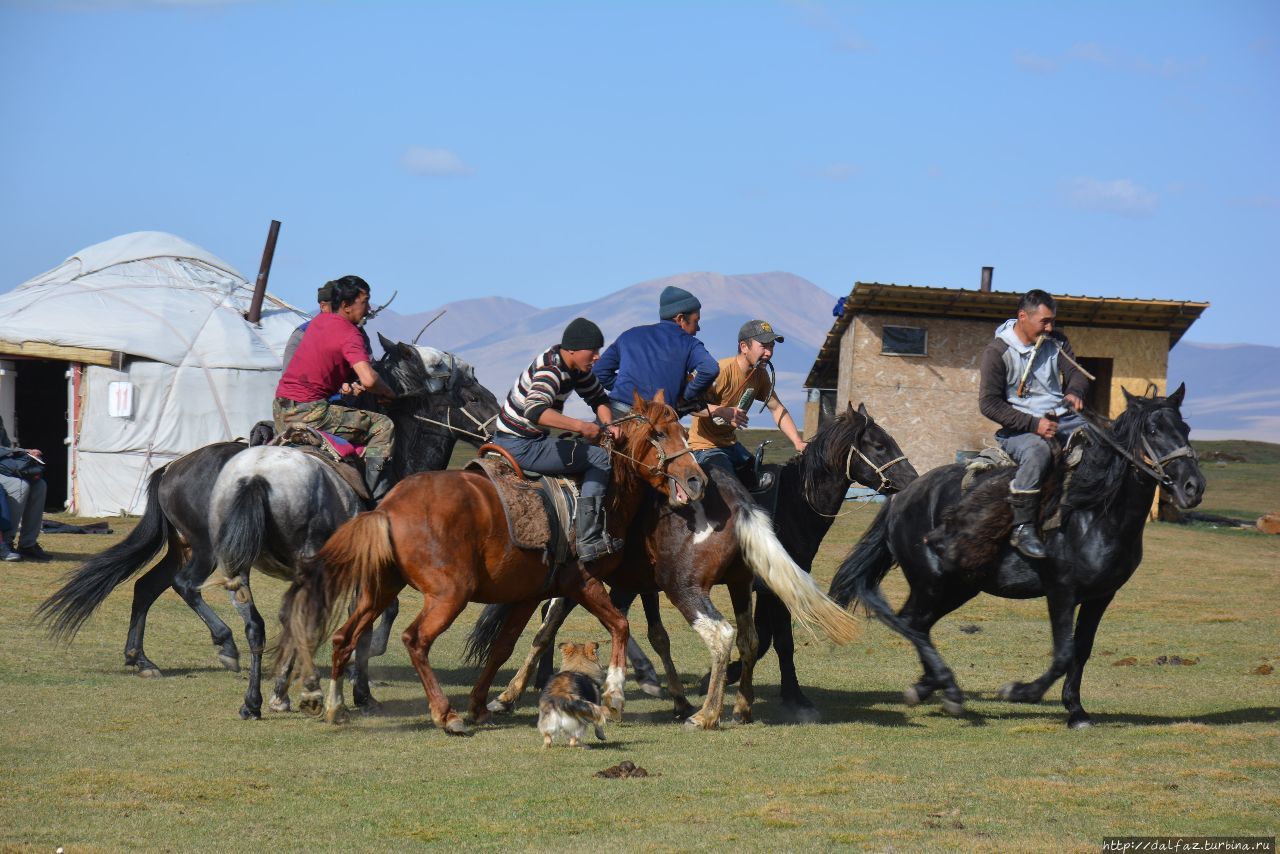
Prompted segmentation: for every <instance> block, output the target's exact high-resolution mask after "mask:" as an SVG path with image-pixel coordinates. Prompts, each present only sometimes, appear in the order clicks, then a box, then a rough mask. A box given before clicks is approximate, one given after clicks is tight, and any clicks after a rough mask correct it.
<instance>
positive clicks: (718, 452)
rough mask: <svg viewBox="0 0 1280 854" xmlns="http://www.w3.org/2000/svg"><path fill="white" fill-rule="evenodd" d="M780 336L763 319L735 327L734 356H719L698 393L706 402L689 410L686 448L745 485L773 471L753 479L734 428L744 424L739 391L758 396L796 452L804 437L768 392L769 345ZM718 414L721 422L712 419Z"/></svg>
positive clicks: (758, 485)
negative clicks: (711, 378) (711, 376)
mask: <svg viewBox="0 0 1280 854" xmlns="http://www.w3.org/2000/svg"><path fill="white" fill-rule="evenodd" d="M781 343H782V336H781V335H779V334H777V333H776V332H774V331H773V327H772V326H770V325H769V324H768V323H765V322H764V321H763V320H749V321H747V322H746V323H744V324H743V325H742V328H741V329H740V330H738V355H736V356H730V357H729V358H727V359H721V360H720V374H719V376H717V377H716V381H715V382H714V383H712V384H711V388H710V389H708V390H707V391H706V392H704V393H703V400H705V401H706V402H707V407H706V408H705V409H704V410H702V411H701V412H694V413H693V418H692V420H691V422H690V427H689V447H691V448H693V457H694V459H696V460H697V461H698V463H699V464H700V465H712V466H720V467H721V468H724V469H728V470H729V471H732V472H734V473H735V474H737V476H738V478H739V479H740V480H742V482H743V483H744V484H746V486H747V489H750V490H753V491H754V490H759V489H768V488H769V487H770V486H772V485H773V475H771V474H769V473H768V472H766V473H765V474H764V475H763V476H762V477H759V478H757V476H756V468H755V460H754V458H752V456H751V452H750V451H748V450H747V449H746V448H744V447H743V446H742V443H741V442H739V441H738V435H737V431H738V430H739V429H740V428H743V427H746V426H747V409H749V408H750V406H751V402H748V403H747V405H746V406H740V404H741V402H742V397H743V392H745V391H747V390H748V389H750V390H751V392H752V394H751V398H752V401H764V402H765V406H767V407H768V408H769V414H770V415H772V416H773V420H774V421H775V422H777V425H778V429H779V430H781V431H782V434H783V435H784V436H786V437H787V438H788V439H790V440H791V444H793V445H795V447H796V450H797V451H803V450H804V449H805V446H806V445H807V444H808V442H806V441H804V439H802V438H800V431H798V430H797V429H796V423H795V420H794V419H792V417H791V413H790V412H788V411H787V408H786V407H785V406H783V405H782V401H780V400H778V396H777V395H776V394H774V393H773V381H772V380H771V378H770V376H769V371H768V370H767V367H766V363H767V362H768V361H769V360H770V359H772V358H773V348H774V346H775V345H777V344H781ZM716 417H719V418H720V419H722V420H723V421H724V422H725V423H723V424H717V423H716V422H715V420H714V418H716Z"/></svg>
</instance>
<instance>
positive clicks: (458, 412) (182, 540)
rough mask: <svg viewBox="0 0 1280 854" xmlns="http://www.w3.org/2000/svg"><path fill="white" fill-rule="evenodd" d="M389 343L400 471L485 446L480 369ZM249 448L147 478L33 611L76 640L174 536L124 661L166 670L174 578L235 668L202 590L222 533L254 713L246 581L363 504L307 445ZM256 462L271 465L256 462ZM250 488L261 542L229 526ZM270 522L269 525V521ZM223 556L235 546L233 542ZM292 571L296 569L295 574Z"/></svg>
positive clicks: (230, 449)
mask: <svg viewBox="0 0 1280 854" xmlns="http://www.w3.org/2000/svg"><path fill="white" fill-rule="evenodd" d="M380 338H381V336H380ZM381 342H382V345H383V348H384V349H385V351H386V352H385V355H384V356H383V357H382V358H381V359H380V360H379V361H378V362H377V364H376V366H375V367H376V368H377V369H378V371H379V373H380V374H381V375H382V376H383V378H384V379H385V380H386V381H387V382H388V384H389V385H390V386H391V387H392V389H394V390H395V391H396V392H397V394H398V395H399V397H398V399H397V401H396V402H394V403H392V404H390V405H389V407H388V414H389V415H390V416H391V417H392V419H393V421H394V422H395V425H396V452H395V456H394V458H393V460H392V473H393V475H394V476H395V477H401V476H403V475H404V474H406V473H412V472H415V471H431V470H438V469H443V468H445V467H446V466H447V465H448V462H449V457H450V455H451V454H452V452H453V447H454V444H455V443H456V441H457V439H458V438H459V437H461V438H463V439H464V440H466V441H469V442H471V443H472V444H477V445H478V444H480V443H481V441H482V438H481V434H483V433H484V432H485V428H487V425H488V422H489V421H490V420H491V419H492V418H493V417H494V416H496V414H497V401H496V400H495V399H494V397H493V395H492V394H491V393H490V392H489V391H488V390H487V389H485V388H484V387H483V386H481V385H480V384H479V383H478V382H477V380H476V378H475V371H474V370H473V369H472V367H471V366H470V365H467V364H466V363H465V362H462V361H460V360H458V359H457V358H455V357H454V356H453V355H451V354H449V353H446V352H442V351H440V350H436V349H434V348H430V347H413V346H410V345H406V344H396V343H393V342H391V341H389V340H387V339H386V338H381ZM423 418H425V419H429V420H426V421H424V420H422V419H423ZM448 425H457V426H448ZM246 448H247V446H246V445H245V444H244V443H243V442H220V443H217V444H214V445H208V446H206V447H204V448H199V449H197V450H195V451H192V452H191V453H189V454H187V455H185V456H183V457H180V458H179V459H177V460H174V461H173V462H171V463H169V464H168V465H166V466H164V467H162V468H160V469H158V470H157V471H155V472H154V473H153V474H152V475H151V479H150V482H149V487H148V497H147V507H146V510H145V512H144V514H143V517H142V518H141V519H140V520H139V523H138V525H137V527H136V528H134V530H133V531H132V532H131V533H130V534H129V536H127V537H126V538H125V539H124V540H122V541H121V542H120V543H117V544H116V545H114V546H112V547H111V548H109V549H107V550H106V551H104V552H103V553H102V554H99V555H96V556H95V557H93V558H91V559H90V560H89V561H88V562H86V563H85V564H84V565H83V566H81V567H80V568H79V569H77V570H73V571H72V572H71V573H70V574H69V576H68V578H67V580H66V582H65V583H64V584H63V586H62V587H61V588H60V589H59V590H58V591H57V592H56V593H54V594H53V595H52V596H51V597H49V599H48V600H46V601H45V602H44V603H43V604H42V605H41V606H40V608H39V609H38V611H37V615H38V616H39V617H40V618H42V619H43V620H44V621H45V622H46V623H47V624H48V625H49V626H50V630H51V632H52V634H54V635H55V636H57V637H61V638H63V639H67V640H69V639H70V638H72V637H73V636H74V635H75V634H76V632H78V631H79V629H80V627H81V626H82V625H83V624H84V622H85V620H87V619H88V618H89V616H90V615H91V614H92V613H93V612H94V610H96V609H97V607H98V606H99V605H100V604H101V603H102V602H103V600H105V599H106V597H107V595H108V594H109V593H110V592H111V591H112V590H113V589H115V587H117V586H118V585H119V584H121V583H122V582H123V581H125V580H126V579H127V578H129V577H131V576H132V575H134V574H135V573H137V572H138V571H139V570H140V569H142V568H143V567H144V566H145V565H146V564H147V563H149V562H150V561H151V560H152V559H153V558H154V557H155V556H156V555H157V554H159V553H160V551H161V549H162V548H164V547H165V546H166V545H167V546H168V550H167V551H166V553H165V555H164V557H163V559H162V560H161V561H160V562H159V563H158V564H156V566H155V567H153V568H152V569H151V570H150V571H149V572H147V573H146V574H144V575H143V576H142V577H141V578H139V579H138V581H137V583H136V584H135V586H134V598H133V608H132V615H131V618H130V623H129V634H128V639H127V641H126V643H125V664H126V666H136V667H137V669H138V673H139V675H143V676H158V675H160V670H159V668H158V667H156V665H155V664H154V663H153V662H152V661H151V660H150V659H149V658H147V656H146V654H145V652H144V650H143V636H144V633H145V628H146V616H147V612H148V610H149V609H150V607H151V605H152V603H153V602H154V601H155V600H156V598H157V597H158V596H159V595H160V594H161V593H162V592H164V590H165V589H166V588H168V587H170V586H172V587H173V588H174V590H175V591H177V593H178V594H179V595H180V596H181V597H182V599H183V600H184V601H185V602H186V603H187V605H188V606H190V607H191V609H192V610H194V611H195V612H196V613H197V614H198V615H199V616H200V618H201V619H202V620H204V622H205V624H206V625H207V626H208V627H209V630H210V634H211V635H212V639H213V643H214V646H216V647H218V660H219V662H221V664H222V665H223V666H224V667H226V668H227V669H229V670H239V667H240V665H239V659H240V653H239V650H238V649H237V648H236V644H235V641H234V640H233V638H232V633H231V630H230V628H228V626H227V625H226V623H224V622H223V621H222V620H221V619H220V618H219V617H218V615H217V614H216V613H215V612H214V611H213V609H212V608H210V607H209V605H208V604H207V603H206V602H205V601H204V598H203V597H202V596H201V592H200V590H201V586H202V585H204V584H205V582H206V581H207V579H208V578H209V576H210V575H211V574H212V573H213V570H214V568H215V566H216V565H217V562H218V558H217V548H216V545H217V544H218V541H219V540H223V542H222V543H221V544H222V545H224V546H226V547H228V548H230V547H231V546H233V545H234V546H235V547H236V548H235V550H234V555H235V562H234V563H230V564H228V566H229V568H230V569H231V571H230V572H227V573H225V574H226V576H227V577H228V578H234V579H238V580H239V579H243V580H241V581H240V583H239V584H238V585H237V584H236V583H235V582H233V583H232V586H233V587H234V586H239V587H240V588H241V589H240V590H236V591H233V592H232V601H233V602H234V603H235V605H236V608H237V610H238V611H239V612H240V613H241V616H242V617H243V618H244V619H245V634H246V636H247V638H248V641H249V645H250V648H251V650H253V654H254V657H253V670H252V671H251V674H250V680H249V689H248V691H247V692H246V697H245V704H244V706H243V707H242V708H241V715H242V716H244V717H257V716H259V715H260V713H261V702H262V700H261V693H260V689H259V688H258V679H259V677H260V659H261V650H262V645H263V636H264V631H263V624H262V619H261V616H260V615H258V614H257V611H256V609H255V608H253V604H252V597H251V596H250V595H249V592H248V587H247V584H246V583H245V581H247V571H248V566H250V565H252V564H254V563H258V564H259V565H260V566H261V567H262V568H263V569H264V571H267V572H268V573H270V574H274V573H276V572H280V571H281V570H282V569H287V568H288V567H290V566H292V565H294V564H295V563H296V561H297V560H298V559H299V558H300V557H301V556H302V555H303V554H311V553H313V552H314V551H315V550H317V549H318V548H319V546H320V545H321V544H323V542H324V540H325V539H327V538H328V535H329V534H330V533H332V532H333V530H335V529H336V528H337V527H338V525H340V524H341V523H342V522H344V521H346V519H348V518H350V517H351V516H353V515H355V513H356V512H358V510H360V509H361V508H360V507H359V506H358V505H359V501H358V499H357V498H356V496H355V493H354V491H352V490H351V488H350V487H349V486H347V485H346V484H345V483H343V482H342V481H341V479H340V478H338V477H337V476H336V475H334V474H333V473H332V472H331V471H326V470H325V469H327V467H326V466H324V465H323V464H322V463H319V462H318V461H316V460H314V459H313V458H311V457H310V456H309V455H308V454H305V453H303V452H301V451H297V450H294V449H287V448H276V447H271V448H251V449H247V450H246ZM264 452H269V453H264ZM232 461H235V462H236V465H235V467H234V471H236V472H239V473H241V475H243V476H242V477H235V478H227V479H220V475H222V474H224V473H226V472H227V468H228V466H229V465H230V463H231V462H232ZM242 462H243V464H242ZM257 465H264V466H267V468H266V469H264V470H262V471H258V470H257V469H256V466H257ZM262 473H266V474H267V478H266V482H265V483H266V485H267V486H268V487H269V491H264V490H263V489H262V487H263V485H264V484H263V483H260V482H258V481H255V480H254V475H255V474H262ZM249 484H252V485H251V486H250V485H249ZM286 484H288V488H287V489H286V488H285V485H286ZM246 487H247V488H248V489H249V490H250V492H251V493H252V494H256V495H258V496H259V497H260V498H261V497H269V499H270V501H269V504H268V503H264V502H262V501H261V500H260V501H258V502H256V506H254V507H249V506H247V505H248V502H244V503H245V504H246V507H245V508H244V509H245V510H246V512H248V513H249V514H250V515H255V514H256V515H255V518H257V519H258V520H260V521H261V522H263V523H264V525H263V526H262V527H261V528H259V529H258V533H259V534H261V535H263V537H264V539H263V540H262V545H261V547H260V548H259V549H258V550H257V551H254V548H253V540H254V532H253V530H252V529H251V528H249V527H245V525H244V524H238V525H237V526H236V527H235V528H234V529H232V528H229V527H227V525H226V524H225V523H230V522H231V521H232V519H233V518H234V517H233V514H231V513H228V512H227V510H226V509H225V508H226V507H227V502H226V496H227V495H230V494H238V493H239V492H240V491H241V489H242V488H246ZM220 490H221V491H220ZM300 490H301V491H300ZM313 490H314V494H313V492H312V491H313ZM220 496H221V500H220V503H219V504H218V506H221V507H223V508H224V509H223V511H222V512H221V513H220V516H219V520H218V523H223V524H222V526H221V528H220V527H219V525H218V524H217V523H214V524H211V520H212V517H213V515H214V512H215V510H214V508H215V503H218V499H219V497H220ZM298 507H310V508H312V509H311V510H310V511H309V513H308V515H306V516H305V517H303V518H305V524H297V523H296V522H289V521H287V520H291V519H293V520H297V519H299V516H298V513H297V511H296V509H294V508H298ZM268 520H270V524H266V523H267V522H268ZM246 521H249V520H246V519H244V518H239V519H238V522H239V523H244V522H246ZM282 522H283V524H282ZM250 552H252V555H251V556H250V555H249V553H250ZM227 557H228V558H231V557H232V554H231V553H230V552H228V553H227ZM245 560H248V563H244V561H245ZM286 577H287V578H289V579H292V575H291V574H290V575H288V576H286ZM237 600H239V601H237ZM383 626H384V632H383V633H382V637H381V647H382V649H385V646H386V631H389V629H390V620H389V619H388V620H387V621H385V622H384V624H383ZM375 645H376V643H375ZM375 651H380V650H375ZM286 684H287V683H286ZM357 684H359V685H360V686H361V690H362V691H363V693H362V694H358V696H357V703H360V702H362V701H363V702H368V701H369V700H371V698H370V697H369V696H368V693H367V677H362V678H359V679H358V680H357ZM277 687H279V686H277ZM271 705H272V708H273V709H278V710H282V709H287V708H289V700H288V697H287V695H285V694H283V693H278V694H277V696H273V697H272V701H271Z"/></svg>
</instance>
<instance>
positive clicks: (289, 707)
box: [267, 697, 293, 712]
mask: <svg viewBox="0 0 1280 854" xmlns="http://www.w3.org/2000/svg"><path fill="white" fill-rule="evenodd" d="M267 708H268V709H270V710H271V711H273V712H292V711H293V703H292V702H290V700H289V698H288V697H272V698H271V699H270V700H268V701H267Z"/></svg>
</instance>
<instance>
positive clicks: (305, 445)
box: [271, 424, 374, 507]
mask: <svg viewBox="0 0 1280 854" xmlns="http://www.w3.org/2000/svg"><path fill="white" fill-rule="evenodd" d="M271 444H272V445H283V446H287V447H290V448H297V449H298V450H299V451H302V452H303V453H304V454H310V455H311V456H313V457H315V458H316V459H318V460H320V461H321V462H323V463H324V464H325V465H327V466H329V468H331V469H333V471H334V473H335V474H337V475H338V477H340V478H342V481H343V483H345V484H346V485H347V486H349V487H351V488H352V490H354V491H355V494H356V496H357V497H358V498H359V499H360V500H361V501H363V502H364V503H365V506H367V507H372V506H373V504H374V501H373V496H372V495H370V494H369V487H368V486H366V485H365V482H364V460H363V458H361V457H360V455H359V453H358V449H357V447H356V446H355V445H352V444H351V443H350V442H348V441H347V440H345V439H343V438H341V437H340V436H334V435H332V434H331V433H325V432H324V431H322V430H316V429H315V428H313V427H306V426H303V425H301V424H293V425H290V426H288V427H286V428H285V429H284V432H283V433H281V434H280V435H279V436H276V437H275V438H274V439H272V440H271Z"/></svg>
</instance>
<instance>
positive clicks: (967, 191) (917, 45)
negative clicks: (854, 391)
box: [0, 0, 1280, 345]
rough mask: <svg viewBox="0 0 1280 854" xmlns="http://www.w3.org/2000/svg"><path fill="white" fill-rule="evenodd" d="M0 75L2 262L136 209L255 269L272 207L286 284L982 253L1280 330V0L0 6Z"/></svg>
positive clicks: (474, 284)
mask: <svg viewBox="0 0 1280 854" xmlns="http://www.w3.org/2000/svg"><path fill="white" fill-rule="evenodd" d="M0 81H3V82H2V83H0V116H3V118H4V123H3V125H4V132H3V133H2V134H0V199H2V200H3V201H0V228H2V229H3V233H4V235H5V237H4V240H3V241H0V276H2V277H3V278H0V290H6V289H8V288H9V287H11V286H13V285H16V284H18V283H19V282H21V281H23V280H25V279H27V278H29V277H31V276H33V275H35V274H37V273H39V272H42V271H44V270H45V269H48V268H49V267H52V266H54V265H55V264H57V263H58V262H60V261H61V260H62V259H63V258H64V257H66V256H67V255H69V254H71V253H72V252H74V251H76V250H77V249H79V248H81V247H83V246H86V245H88V244H91V243H95V242H98V241H100V240H105V239H107V238H109V237H112V236H115V235H117V234H121V233H124V232H128V231H135V230H142V229H156V230H163V231H171V232H174V233H176V234H179V235H181V236H183V237H185V238H187V239H188V240H191V241H193V242H195V243H197V244H200V245H202V246H204V247H205V248H207V249H208V250H210V251H212V252H214V253H215V254H217V255H220V256H222V257H223V258H225V259H226V260H227V261H230V262H232V263H233V264H235V265H236V266H237V267H239V268H240V270H241V271H242V272H243V273H245V275H246V276H248V277H249V278H250V279H252V278H253V276H254V274H255V272H256V270H257V262H258V257H259V255H260V253H261V248H262V241H263V238H264V236H265V233H266V227H267V224H268V222H269V221H270V220H271V219H272V218H276V219H280V220H282V221H283V223H284V225H283V229H282V232H281V240H280V246H279V249H278V251H277V255H276V262H275V267H274V269H273V272H272V278H271V287H272V290H273V291H274V292H276V293H279V294H280V295H281V296H284V297H285V298H286V299H290V300H293V301H296V302H298V303H299V304H302V305H310V303H311V300H312V299H313V295H314V288H315V286H316V285H317V284H319V283H321V282H323V281H324V280H326V279H328V278H332V277H334V276H337V275H341V274H344V273H349V272H353V273H358V274H360V275H363V276H364V277H365V278H367V279H368V280H369V281H370V282H371V283H372V284H373V286H374V289H375V301H376V300H377V297H378V296H379V295H385V294H389V293H390V291H391V290H392V289H399V291H400V294H401V295H400V297H399V299H398V300H397V303H396V309H398V310H400V311H402V312H410V311H420V310H426V309H428V308H430V307H432V306H435V305H437V304H439V303H442V302H446V301H448V300H451V299H457V298H463V297H471V296H487V295H504V296H510V297H514V298H517V299H521V300H524V301H525V302H529V303H532V304H534V305H537V306H540V307H545V306H551V305H559V304H566V303H573V302H580V301H585V300H587V299H591V298H595V297H598V296H601V295H603V294H605V293H608V292H611V291H613V290H616V289H618V288H621V287H624V286H626V285H629V284H633V283H635V282H638V281H642V280H645V279H649V278H655V277H659V276H665V275H672V274H676V273H681V272H687V271H692V270H715V271H719V272H723V273H747V272H760V271H767V270H786V271H790V272H793V273H796V274H798V275H801V276H804V277H806V278H808V279H810V280H811V281H813V282H815V283H816V284H818V285H819V286H821V287H823V288H825V289H826V290H828V291H831V292H832V293H846V292H847V291H848V289H849V288H850V286H851V285H852V283H853V282H855V281H858V280H863V281H882V282H898V283H903V284H927V285H940V286H953V287H956V286H958V287H974V286H976V284H977V280H978V276H979V270H980V268H981V267H982V266H983V265H992V266H994V267H995V268H996V269H995V285H996V287H997V288H998V289H1002V290H1023V289H1026V288H1029V287H1043V288H1046V289H1048V290H1051V291H1054V292H1057V293H1072V294H1088V295H1102V296H1126V297H1154V298H1167V299H1190V300H1209V301H1211V302H1212V303H1213V307H1212V308H1211V309H1210V310H1209V312H1207V313H1206V314H1205V315H1204V317H1203V318H1202V319H1201V320H1200V321H1199V322H1198V323H1197V324H1196V326H1194V327H1192V331H1191V333H1190V334H1189V335H1188V339H1189V340H1199V341H1217V342H1252V343H1261V344H1273V345H1274V344H1280V334H1277V333H1276V332H1275V329H1274V321H1272V320H1271V318H1270V311H1269V310H1268V309H1270V304H1268V303H1265V302H1264V303H1261V304H1260V303H1259V298H1260V297H1263V296H1264V295H1265V296H1266V297H1268V299H1269V300H1270V301H1274V299H1275V295H1276V293H1277V287H1276V285H1277V279H1278V276H1277V272H1276V271H1277V269H1278V268H1280V263H1278V262H1280V168H1277V167H1278V166H1280V163H1278V162H1277V161H1278V160H1280V155H1278V154H1277V152H1280V98H1278V97H1277V94H1276V93H1277V89H1278V86H1277V84H1280V3H1275V2H1223V0H1216V2H1186V1H1185V0H1184V2H1129V3H1125V2H1106V3H1088V2H1072V3H1035V2H1027V3H1013V2H1000V3H967V2H966V3H953V2H952V3H905V2H900V3H887V2H885V3H808V2H795V3H787V2H776V3H764V2H717V3H710V2H707V3H670V2H668V3H628V4H622V3H601V2H593V3H585V2H584V3H532V2H524V3H511V4H503V3H483V2H476V3H467V4H465V5H464V4H462V3H412V4H411V3H390V2H381V3H379V2H365V3H359V4H356V3H339V2H332V3H295V2H195V0H188V2H183V1H182V0H170V2H144V0H133V2H129V0H117V2H94V1H93V0H79V2H70V0H68V2H61V0H45V2H39V3H36V2H3V0H0ZM1264 306H1265V307H1264Z"/></svg>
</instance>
